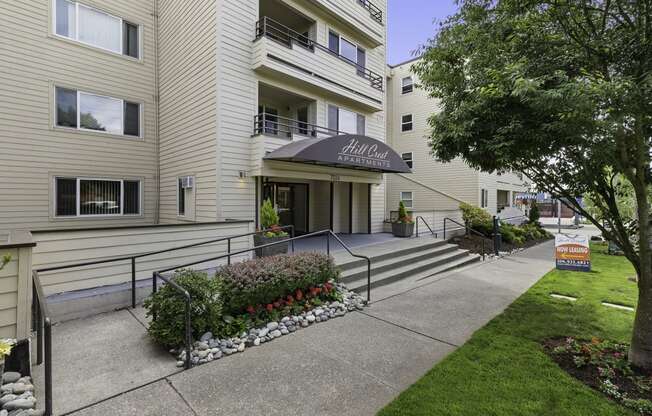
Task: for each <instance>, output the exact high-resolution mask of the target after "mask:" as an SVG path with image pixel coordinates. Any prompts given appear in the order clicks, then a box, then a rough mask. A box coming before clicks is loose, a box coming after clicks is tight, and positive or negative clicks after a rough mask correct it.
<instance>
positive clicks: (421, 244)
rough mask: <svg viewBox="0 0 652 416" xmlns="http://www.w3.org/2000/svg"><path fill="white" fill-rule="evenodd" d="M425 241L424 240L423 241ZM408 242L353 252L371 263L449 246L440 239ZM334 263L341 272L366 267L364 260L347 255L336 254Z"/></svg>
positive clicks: (380, 245) (379, 245)
mask: <svg viewBox="0 0 652 416" xmlns="http://www.w3.org/2000/svg"><path fill="white" fill-rule="evenodd" d="M424 240H425V239H424ZM407 242H410V243H411V244H408V245H406V246H401V244H398V245H397V244H396V243H394V244H378V245H376V246H370V247H365V248H364V249H363V250H356V249H354V250H353V252H354V253H356V254H362V255H366V256H368V257H369V258H370V259H371V262H372V265H373V263H378V262H382V261H384V260H387V259H392V258H396V257H400V256H405V255H409V254H412V253H417V252H420V251H425V250H430V249H434V248H437V247H441V246H445V245H450V244H448V243H447V242H446V241H444V240H441V239H436V240H435V239H433V240H430V241H428V240H425V241H423V240H421V241H419V240H406V243H407ZM335 262H336V264H337V266H338V267H339V268H340V270H341V271H343V272H344V271H346V270H350V269H353V268H356V267H361V266H364V267H367V261H366V260H364V259H358V258H355V257H351V256H349V255H348V253H341V254H340V253H338V254H337V255H336V256H335Z"/></svg>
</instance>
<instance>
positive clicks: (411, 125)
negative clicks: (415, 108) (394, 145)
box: [401, 113, 414, 133]
mask: <svg viewBox="0 0 652 416" xmlns="http://www.w3.org/2000/svg"><path fill="white" fill-rule="evenodd" d="M405 116H410V121H409V122H404V121H403V117H405ZM406 124H410V130H403V126H404V125H406ZM411 131H414V114H413V113H406V114H401V133H409V132H411Z"/></svg>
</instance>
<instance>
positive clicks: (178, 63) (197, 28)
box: [159, 0, 217, 223]
mask: <svg viewBox="0 0 652 416" xmlns="http://www.w3.org/2000/svg"><path fill="white" fill-rule="evenodd" d="M216 12H217V8H216V4H215V1H214V0H203V1H197V2H194V3H193V5H192V6H191V7H189V6H188V4H187V2H185V1H182V0H161V1H160V2H159V82H160V91H159V94H160V118H161V125H160V137H161V147H160V163H161V222H162V223H171V222H178V221H180V219H179V218H178V217H177V205H176V203H177V177H179V176H184V175H193V176H194V177H195V188H194V197H195V200H194V204H195V206H194V213H195V215H194V220H196V221H214V220H216V219H217V207H216V203H217V177H216V168H217V167H216V149H217V147H216V146H217V127H216V119H217V114H216V86H217V78H216V75H217V69H216V27H215V25H216V19H217V17H216Z"/></svg>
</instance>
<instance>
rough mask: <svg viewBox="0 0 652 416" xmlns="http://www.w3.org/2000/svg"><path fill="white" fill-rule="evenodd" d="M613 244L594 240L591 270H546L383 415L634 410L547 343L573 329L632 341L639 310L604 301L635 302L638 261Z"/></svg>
mask: <svg viewBox="0 0 652 416" xmlns="http://www.w3.org/2000/svg"><path fill="white" fill-rule="evenodd" d="M605 249H606V248H605V246H601V245H594V246H592V263H593V271H592V272H591V273H580V272H568V271H557V270H553V271H551V272H549V273H548V274H546V275H545V276H544V277H543V278H542V279H541V280H540V281H539V282H538V283H537V284H536V285H535V286H533V287H532V288H531V289H530V290H529V291H527V292H526V293H525V294H524V295H523V296H521V297H520V298H519V299H517V300H516V301H515V302H514V303H513V304H512V305H510V306H509V308H508V309H507V310H506V311H505V312H504V313H503V314H501V315H499V316H498V317H496V318H495V319H494V320H492V321H491V322H490V323H489V324H487V325H486V326H485V327H484V328H482V329H480V330H479V331H477V332H476V333H475V334H474V335H473V337H472V338H471V339H470V340H469V341H468V342H467V343H466V344H464V346H462V347H461V348H459V349H458V350H457V351H455V352H454V353H453V354H451V355H450V356H448V357H447V358H446V359H445V360H443V361H442V362H441V363H439V364H438V365H437V366H435V367H434V368H432V369H431V370H430V371H429V372H428V374H426V375H425V376H424V377H423V378H422V379H421V380H419V381H418V382H417V383H415V384H414V385H413V386H411V387H410V388H409V389H408V390H406V391H404V392H403V393H402V394H401V395H400V396H399V397H398V398H397V399H396V400H394V401H393V402H392V403H390V404H389V405H388V406H387V407H386V408H385V409H383V410H382V411H381V412H380V415H382V416H389V415H483V416H484V415H537V416H538V415H555V416H560V415H577V416H593V415H633V414H634V413H631V412H630V411H629V410H626V409H625V408H623V407H621V406H620V405H617V404H615V403H613V402H611V401H609V400H608V399H606V398H605V397H604V396H602V395H601V394H600V393H597V392H595V391H593V390H591V389H590V388H588V387H585V386H584V385H583V384H581V383H580V382H578V381H576V380H575V379H574V378H572V377H571V376H569V375H567V374H566V373H565V372H564V371H563V370H561V369H560V368H559V367H557V365H556V364H555V363H554V362H553V361H552V360H550V359H549V358H548V356H547V355H546V354H545V353H544V352H543V349H542V347H541V346H540V341H541V340H543V339H545V338H548V337H554V336H568V335H571V336H575V337H582V338H591V337H593V336H597V337H600V338H608V339H611V340H614V341H621V342H623V341H624V342H629V337H630V331H631V327H632V321H633V313H632V312H627V311H620V310H615V309H612V308H606V307H604V306H602V305H600V302H602V301H609V302H612V303H619V304H625V305H631V306H635V304H636V293H637V289H636V284H635V283H634V282H632V281H629V280H628V279H627V278H628V277H631V276H633V275H634V269H633V268H632V267H631V265H630V264H629V263H628V262H627V260H626V259H625V258H624V257H615V256H608V255H606V254H604V251H605ZM551 292H554V293H560V294H565V295H571V296H574V297H577V298H578V301H577V302H574V303H571V302H569V301H566V300H557V299H553V298H551V297H550V293H551Z"/></svg>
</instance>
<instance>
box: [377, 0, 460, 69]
mask: <svg viewBox="0 0 652 416" xmlns="http://www.w3.org/2000/svg"><path fill="white" fill-rule="evenodd" d="M387 7H388V11H387V15H388V16H387V18H388V25H387V32H388V33H387V38H388V47H387V54H388V57H387V61H388V62H389V63H390V64H391V65H395V64H397V63H400V62H403V61H407V60H408V59H410V58H412V57H413V56H414V55H413V54H412V51H414V50H415V49H416V48H417V47H418V46H419V45H421V44H423V43H425V42H426V41H427V40H428V39H429V38H431V37H432V36H433V35H434V33H435V29H436V28H437V23H438V22H440V21H443V20H445V19H446V17H447V16H449V15H451V14H453V13H454V12H455V10H456V5H455V1H454V0H388V5H387Z"/></svg>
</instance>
